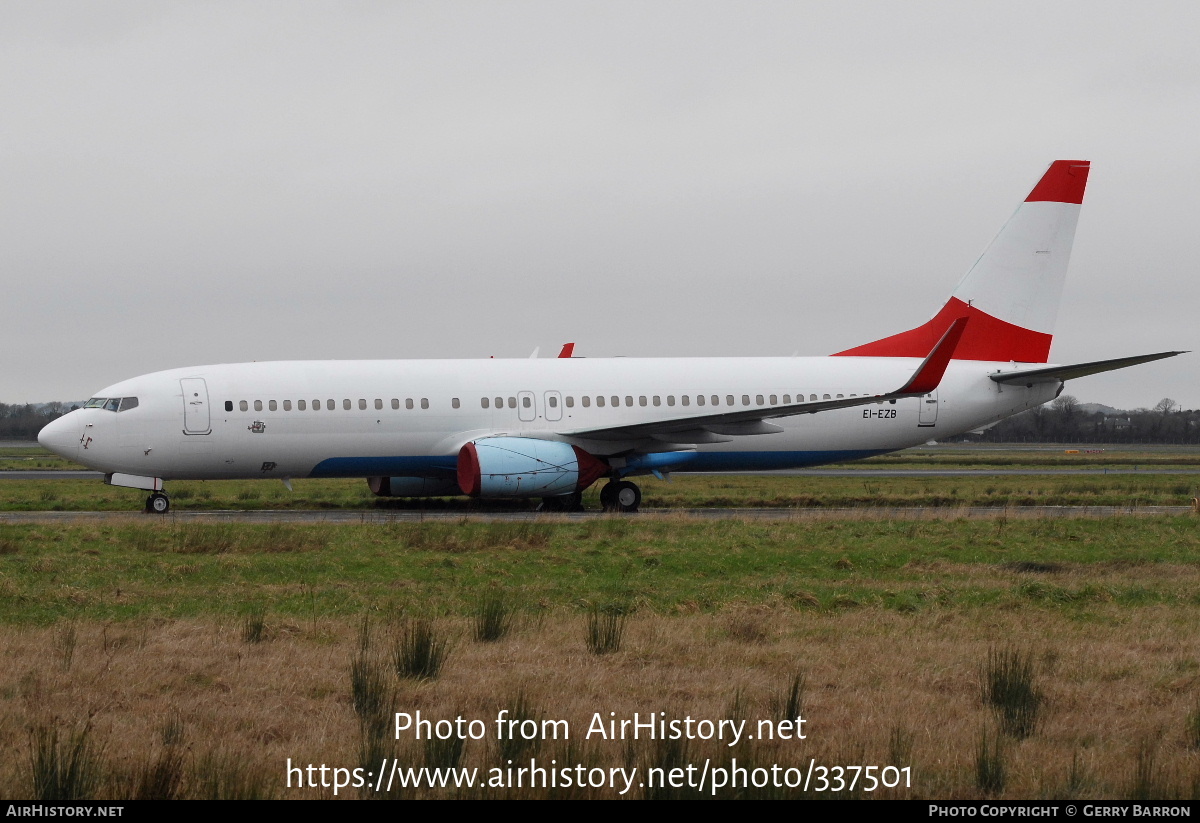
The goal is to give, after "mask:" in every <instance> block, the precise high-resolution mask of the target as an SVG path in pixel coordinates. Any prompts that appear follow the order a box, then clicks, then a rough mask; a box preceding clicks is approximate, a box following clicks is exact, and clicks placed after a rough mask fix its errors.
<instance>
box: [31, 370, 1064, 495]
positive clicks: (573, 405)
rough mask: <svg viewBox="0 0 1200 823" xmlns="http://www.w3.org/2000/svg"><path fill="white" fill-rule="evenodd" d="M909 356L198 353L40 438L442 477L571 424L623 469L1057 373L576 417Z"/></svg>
mask: <svg viewBox="0 0 1200 823" xmlns="http://www.w3.org/2000/svg"><path fill="white" fill-rule="evenodd" d="M919 362H920V361H918V360H916V359H913V358H904V357H883V358H874V357H806V358H802V357H792V358H681V359H634V358H628V359H626V358H615V359H581V358H572V359H553V360H549V359H547V360H391V361H296V362H264V363H239V364H225V365H212V366H200V367H196V368H187V369H174V370H170V371H163V372H157V373H154V374H148V375H144V376H142V377H137V378H134V379H132V380H126V381H123V382H121V383H117V384H115V385H113V386H110V387H108V388H106V389H104V390H102V391H101V392H98V393H97V397H98V398H137V400H136V405H135V406H134V407H132V408H127V409H125V410H120V411H112V410H109V409H106V408H103V407H96V408H85V409H80V410H77V411H73V412H71V413H70V414H68V415H65V416H64V417H62V418H60V419H59V420H57V421H55V422H54V423H51V424H50V425H49V426H48V427H47V428H46V429H45V430H44V431H43V432H42V435H41V437H40V440H41V442H42V443H43V444H44V445H46V446H48V447H49V448H51V449H52V450H54V451H55V452H57V453H59V454H62V455H64V456H68V457H70V458H71V459H73V460H77V461H79V462H80V463H83V464H84V465H86V466H89V467H91V468H94V469H98V470H101V471H104V472H110V473H111V472H120V473H125V474H130V475H138V476H146V477H157V478H162V479H166V480H171V479H216V478H247V477H284V478H286V477H378V476H384V477H386V476H394V477H430V476H444V477H452V476H453V474H454V471H455V465H456V460H457V455H458V451H459V449H460V448H461V447H462V446H463V444H465V443H467V442H469V441H471V440H474V439H476V438H480V437H490V436H501V435H506V436H518V437H528V438H535V439H543V440H545V439H549V440H565V441H568V442H571V443H572V444H574V445H577V446H579V447H581V448H583V449H585V450H587V451H589V452H590V453H592V454H594V455H596V456H598V457H602V458H607V459H609V460H611V461H612V464H613V466H614V468H615V469H617V470H618V471H619V473H627V474H641V473H645V472H649V471H651V470H662V471H719V470H725V471H738V470H745V471H750V470H756V469H777V468H787V467H797V466H810V465H816V464H820V463H829V462H834V461H841V460H848V459H854V458H859V457H867V456H870V455H874V454H880V453H883V452H889V451H895V450H897V449H903V448H907V447H910V446H914V445H918V444H921V443H924V442H926V441H928V440H931V439H933V438H936V437H944V436H947V435H952V434H959V433H961V432H964V431H969V430H972V429H976V428H979V427H981V426H984V425H987V424H989V423H993V422H995V421H997V420H1000V419H1002V418H1004V417H1007V416H1009V415H1012V414H1015V413H1017V412H1020V411H1023V410H1025V409H1028V408H1031V407H1033V406H1036V405H1039V404H1041V403H1044V402H1046V401H1047V400H1050V399H1052V398H1053V397H1054V396H1055V393H1056V392H1057V391H1058V390H1059V389H1060V388H1061V384H1059V383H1053V384H1044V383H1043V384H1039V385H1034V386H1032V387H1025V386H1011V385H1005V386H1002V385H1000V384H998V383H996V382H994V381H992V380H990V379H989V378H988V375H989V374H991V373H995V372H996V371H999V370H1012V369H1015V368H1017V365H1016V364H1012V363H994V362H981V361H962V360H955V361H951V363H950V365H949V367H948V368H947V370H946V373H945V376H944V377H943V378H942V381H941V384H940V386H939V388H938V390H937V391H936V392H935V393H933V394H931V395H928V396H926V397H910V398H903V399H900V400H896V401H894V402H890V403H882V404H880V403H871V404H869V405H863V406H859V407H854V408H848V409H836V410H828V411H823V412H819V413H816V414H799V415H795V416H790V417H780V418H772V419H771V420H770V422H771V423H773V424H775V425H777V426H779V427H780V428H781V429H782V431H778V432H774V433H769V434H756V435H740V436H734V437H732V438H729V441H728V442H719V443H697V444H686V443H684V444H679V443H668V442H665V443H664V444H663V445H662V446H661V448H659V447H656V446H655V444H654V443H653V442H649V441H647V440H645V439H640V440H615V439H612V438H603V439H589V438H588V437H587V436H581V435H579V434H577V432H580V431H584V430H595V429H604V428H614V427H620V426H625V425H636V424H644V423H650V422H655V421H665V420H686V419H687V418H689V417H691V416H701V415H711V414H714V413H719V412H729V411H741V410H745V409H753V408H764V409H766V408H769V407H771V406H777V405H786V404H790V403H793V402H801V400H802V399H804V400H807V399H810V398H811V399H814V400H816V399H821V398H824V397H825V396H826V395H828V396H829V397H831V398H836V397H839V396H845V397H850V396H851V395H857V396H864V395H865V396H875V395H879V394H883V393H886V392H888V391H890V390H894V389H895V387H896V386H898V385H903V384H904V382H905V380H906V378H907V377H908V376H909V375H910V374H912V373H913V370H914V369H916V368H917V366H918V365H919ZM598 398H603V401H602V403H603V404H602V405H601V401H600V400H598ZM714 401H715V404H714ZM127 405H129V404H127ZM573 432H575V433H576V434H573Z"/></svg>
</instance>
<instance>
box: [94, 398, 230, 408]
mask: <svg viewBox="0 0 1200 823" xmlns="http://www.w3.org/2000/svg"><path fill="white" fill-rule="evenodd" d="M84 408H87V407H86V406H85V407H84ZM225 411H233V401H232V400H226V401H225Z"/></svg>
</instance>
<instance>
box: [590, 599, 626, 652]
mask: <svg viewBox="0 0 1200 823" xmlns="http://www.w3.org/2000/svg"><path fill="white" fill-rule="evenodd" d="M624 636H625V612H624V611H623V610H621V609H619V608H616V607H612V606H610V607H608V608H605V609H593V610H592V612H591V613H590V614H589V615H588V619H587V634H586V635H585V640H586V642H587V648H588V651H590V652H591V653H592V654H612V653H614V652H618V651H620V650H621V640H622V639H623V638H624Z"/></svg>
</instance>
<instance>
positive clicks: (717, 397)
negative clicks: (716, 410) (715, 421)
mask: <svg viewBox="0 0 1200 823" xmlns="http://www.w3.org/2000/svg"><path fill="white" fill-rule="evenodd" d="M709 399H710V400H711V401H712V404H713V405H714V406H719V405H721V397H720V395H716V394H714V395H713V396H712V397H710V398H709ZM729 402H730V403H731V404H732V403H733V398H732V397H731V398H730V399H729Z"/></svg>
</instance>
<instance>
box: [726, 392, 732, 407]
mask: <svg viewBox="0 0 1200 823" xmlns="http://www.w3.org/2000/svg"><path fill="white" fill-rule="evenodd" d="M725 405H726V406H732V405H733V395H732V394H727V395H725Z"/></svg>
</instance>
